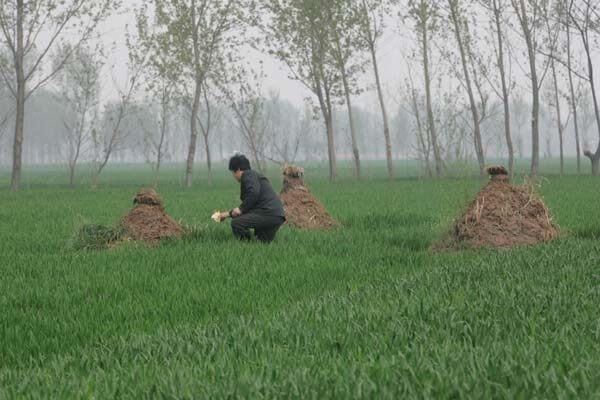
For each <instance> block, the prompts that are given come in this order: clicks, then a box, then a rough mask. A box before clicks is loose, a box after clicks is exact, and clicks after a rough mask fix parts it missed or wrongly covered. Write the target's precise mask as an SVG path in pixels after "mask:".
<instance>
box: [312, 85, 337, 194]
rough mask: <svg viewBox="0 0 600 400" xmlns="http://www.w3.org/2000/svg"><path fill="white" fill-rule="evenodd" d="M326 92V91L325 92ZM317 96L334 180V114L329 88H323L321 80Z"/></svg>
mask: <svg viewBox="0 0 600 400" xmlns="http://www.w3.org/2000/svg"><path fill="white" fill-rule="evenodd" d="M324 92H325V93H324ZM315 93H316V94H317V98H318V99H319V106H320V108H321V114H322V115H323V120H324V122H325V133H326V135H327V155H328V159H329V180H330V181H331V182H334V181H335V180H336V179H337V165H336V157H335V138H334V135H333V115H332V110H331V98H330V96H329V92H328V90H327V89H325V90H323V87H322V86H321V83H320V82H317V83H316V91H315Z"/></svg>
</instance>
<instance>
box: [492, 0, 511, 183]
mask: <svg viewBox="0 0 600 400" xmlns="http://www.w3.org/2000/svg"><path fill="white" fill-rule="evenodd" d="M493 5H494V19H495V22H496V33H497V35H498V70H499V71H500V80H501V81H502V102H503V103H504V133H505V136H506V147H507V149H508V171H509V176H510V177H512V176H513V175H514V170H515V149H514V145H513V141H512V135H511V131H510V94H509V90H508V84H507V83H506V71H505V69H504V40H503V38H502V24H501V16H500V8H499V7H498V3H497V0H494V4H493Z"/></svg>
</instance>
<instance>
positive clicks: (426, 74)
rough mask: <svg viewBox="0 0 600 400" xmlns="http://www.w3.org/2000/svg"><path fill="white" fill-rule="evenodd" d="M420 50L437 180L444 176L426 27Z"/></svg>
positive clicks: (423, 29)
mask: <svg viewBox="0 0 600 400" xmlns="http://www.w3.org/2000/svg"><path fill="white" fill-rule="evenodd" d="M422 35H423V36H422V46H423V48H422V50H423V73H424V78H425V96H426V98H427V129H428V132H429V137H430V138H431V144H432V146H433V156H434V158H435V173H436V176H437V177H438V178H439V177H441V176H442V175H443V174H444V170H443V161H442V155H441V152H440V147H439V144H438V140H437V133H436V130H435V118H434V116H433V106H432V99H431V76H430V75H429V39H428V37H427V27H422Z"/></svg>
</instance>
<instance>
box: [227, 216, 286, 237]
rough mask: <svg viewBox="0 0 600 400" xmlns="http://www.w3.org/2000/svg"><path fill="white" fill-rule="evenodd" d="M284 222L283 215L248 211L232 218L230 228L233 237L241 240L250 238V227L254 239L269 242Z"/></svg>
mask: <svg viewBox="0 0 600 400" xmlns="http://www.w3.org/2000/svg"><path fill="white" fill-rule="evenodd" d="M284 222H285V218H283V217H275V216H271V215H262V214H258V213H253V212H249V213H247V214H243V215H240V216H239V217H236V218H234V219H232V220H231V229H232V230H233V234H234V235H235V237H237V238H238V239H241V240H250V239H252V234H251V232H250V229H254V235H255V236H256V239H258V240H259V241H261V242H263V243H270V242H272V241H273V240H274V239H275V235H276V234H277V231H278V230H279V228H280V227H281V225H283V223H284Z"/></svg>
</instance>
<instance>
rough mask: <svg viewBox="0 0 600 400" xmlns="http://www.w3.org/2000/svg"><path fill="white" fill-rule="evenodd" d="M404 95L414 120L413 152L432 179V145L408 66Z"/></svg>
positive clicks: (408, 110)
mask: <svg viewBox="0 0 600 400" xmlns="http://www.w3.org/2000/svg"><path fill="white" fill-rule="evenodd" d="M405 85H406V91H405V92H406V93H407V99H405V101H406V102H407V103H408V105H409V106H408V107H406V109H407V112H408V113H409V114H412V116H413V117H414V120H415V136H416V139H417V143H416V148H415V151H416V152H417V155H418V158H419V159H420V161H421V162H422V163H423V164H424V165H425V171H426V173H427V176H428V177H429V178H432V177H433V169H432V167H431V152H432V144H431V137H430V131H429V129H427V128H426V127H425V126H424V125H425V124H424V123H423V118H422V116H421V110H422V108H423V107H422V104H421V103H422V102H421V101H420V96H419V93H418V91H417V89H416V87H415V83H414V79H413V76H412V71H411V68H410V65H409V66H408V79H407V80H406V83H405Z"/></svg>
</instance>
